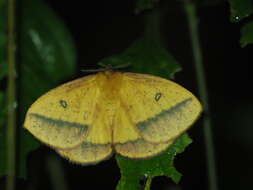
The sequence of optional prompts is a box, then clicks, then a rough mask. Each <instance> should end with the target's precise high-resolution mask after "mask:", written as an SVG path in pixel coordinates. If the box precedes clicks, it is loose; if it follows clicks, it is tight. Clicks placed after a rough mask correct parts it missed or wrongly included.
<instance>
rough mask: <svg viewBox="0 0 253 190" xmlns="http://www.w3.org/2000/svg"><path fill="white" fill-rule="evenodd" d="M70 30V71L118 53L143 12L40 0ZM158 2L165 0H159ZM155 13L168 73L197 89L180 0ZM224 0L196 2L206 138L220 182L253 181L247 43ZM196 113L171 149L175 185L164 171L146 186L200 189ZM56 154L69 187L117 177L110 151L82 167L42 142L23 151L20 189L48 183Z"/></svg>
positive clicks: (203, 182)
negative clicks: (171, 69)
mask: <svg viewBox="0 0 253 190" xmlns="http://www.w3.org/2000/svg"><path fill="white" fill-rule="evenodd" d="M46 2H47V3H48V5H49V6H50V7H51V8H53V10H54V11H55V12H56V13H57V14H58V15H59V16H60V17H61V18H62V20H63V21H64V23H65V24H66V26H67V28H68V29H69V31H70V32H71V34H72V36H73V38H74V41H75V46H76V48H77V51H78V67H77V72H76V76H75V78H76V77H79V76H82V73H81V72H80V70H81V69H85V68H96V65H95V64H96V63H97V62H98V61H99V60H101V59H102V58H104V57H107V56H110V55H113V54H117V53H120V52H122V51H123V50H124V49H125V48H127V47H129V46H130V45H131V43H132V42H133V41H134V40H136V39H137V38H138V37H140V36H141V34H142V32H143V16H144V15H145V14H147V11H145V12H143V13H141V14H138V15H135V14H134V11H133V10H134V1H117V0H110V1H72V2H70V1H60V0H47V1H46ZM163 5H164V4H163ZM167 6H168V9H167V13H166V16H165V17H164V18H163V20H162V25H161V27H162V28H161V32H162V36H163V43H164V44H165V45H166V48H167V49H168V51H169V52H170V53H171V54H172V55H173V56H174V57H175V58H176V60H177V61H178V62H179V63H180V65H181V66H182V68H183V70H182V71H181V72H179V73H177V74H176V76H175V80H176V81H177V82H178V83H179V84H181V85H183V86H184V87H186V88H187V89H189V90H190V91H192V92H193V93H194V94H196V95H198V91H197V87H196V86H197V85H196V79H195V71H194V67H193V61H192V59H193V57H192V49H191V44H190V39H189V32H188V26H187V22H186V17H185V14H184V11H183V7H182V3H181V2H180V1H173V2H170V3H168V4H167ZM229 14H230V13H229V5H228V3H226V2H220V3H217V4H216V3H214V4H212V5H205V6H204V5H202V6H200V7H199V9H198V15H199V27H200V28H199V29H200V31H199V32H200V39H201V46H202V51H203V59H204V66H205V73H206V78H207V85H208V92H209V98H210V107H211V116H212V119H213V125H212V129H213V136H214V137H213V138H214V139H213V140H214V145H215V153H216V160H217V177H218V183H219V187H220V189H249V188H250V187H251V188H252V187H253V181H252V169H253V167H252V160H253V154H252V153H253V138H252V134H253V127H252V122H251V120H252V118H251V116H252V113H253V107H252V105H253V99H252V95H253V94H252V81H253V76H252V74H251V72H252V59H253V55H252V52H253V49H252V45H248V46H246V47H245V48H241V47H240V44H239V39H240V28H241V26H242V24H243V22H242V23H231V22H230V20H229V16H230V15H229ZM202 127H203V126H202V118H201V119H200V120H199V121H198V122H197V123H196V125H194V127H193V128H192V129H191V130H190V131H189V134H190V136H191V137H192V139H193V143H192V144H191V145H190V146H189V147H188V148H187V149H186V150H185V152H183V153H182V154H179V155H177V156H176V160H175V166H176V168H177V169H178V171H180V172H181V173H182V174H183V177H182V180H181V182H180V183H179V184H178V185H176V184H174V183H173V182H172V181H171V180H170V179H168V178H166V177H157V178H155V179H154V180H153V183H152V188H151V189H159V190H163V189H164V190H165V189H175V190H177V189H178V190H179V189H183V190H184V189H185V190H186V189H187V190H188V189H195V190H196V189H201V190H202V189H207V171H206V161H205V159H206V158H205V147H204V139H203V133H202ZM49 157H50V158H53V159H56V160H59V161H60V162H59V163H58V164H60V165H61V166H62V167H63V172H64V176H65V179H66V185H67V187H68V189H75V190H78V189H114V188H115V186H116V184H117V181H118V180H119V178H120V171H119V169H118V167H117V164H116V161H115V160H114V159H113V158H112V159H110V160H108V161H105V162H102V163H100V164H99V165H95V166H86V167H81V166H79V165H75V164H71V163H69V162H68V161H66V160H64V159H62V158H60V157H59V156H58V155H57V154H56V153H54V152H53V151H51V150H50V149H49V148H47V147H45V146H43V147H41V148H39V149H38V150H36V151H34V152H31V153H30V154H29V157H28V180H27V181H23V180H19V182H18V183H19V185H20V186H19V187H20V188H21V187H24V188H22V189H30V188H31V187H33V188H35V189H36V190H37V189H38V190H42V189H53V187H52V183H51V181H50V177H49V174H48V173H49V172H48V170H47V166H46V159H48V158H49Z"/></svg>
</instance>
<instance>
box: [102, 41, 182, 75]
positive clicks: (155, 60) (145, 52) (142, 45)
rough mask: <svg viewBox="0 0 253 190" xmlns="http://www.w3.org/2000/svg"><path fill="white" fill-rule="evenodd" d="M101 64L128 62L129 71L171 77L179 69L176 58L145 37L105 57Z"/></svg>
mask: <svg viewBox="0 0 253 190" xmlns="http://www.w3.org/2000/svg"><path fill="white" fill-rule="evenodd" d="M101 62H102V63H103V64H111V65H123V64H126V63H129V64H130V67H131V71H132V72H137V73H148V74H153V75H159V76H161V77H165V78H168V77H170V78H173V77H174V74H175V73H176V72H178V71H180V70H181V67H180V66H179V65H178V64H177V62H176V60H175V59H174V58H173V57H172V55H170V54H169V53H168V51H167V50H166V49H165V48H163V47H161V46H160V44H159V43H156V42H155V41H153V40H147V39H146V38H143V39H140V40H136V41H135V42H134V43H133V45H132V46H130V47H129V48H128V49H126V50H125V51H124V52H123V53H122V54H119V55H115V56H112V57H109V58H105V59H103V60H102V61H101Z"/></svg>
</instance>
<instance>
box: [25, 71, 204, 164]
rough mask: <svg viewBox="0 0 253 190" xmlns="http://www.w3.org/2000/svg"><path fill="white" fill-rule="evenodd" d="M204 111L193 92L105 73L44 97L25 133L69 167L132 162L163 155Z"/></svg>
mask: <svg viewBox="0 0 253 190" xmlns="http://www.w3.org/2000/svg"><path fill="white" fill-rule="evenodd" d="M201 109H202V108H201V104H200V102H199V101H198V100H197V98H196V97H195V96H194V95H193V94H192V93H191V92H189V91H188V90H186V89H184V88H183V87H182V86H180V85H178V84H176V83H174V82H172V81H170V80H166V79H163V78H160V77H156V76H152V75H147V74H136V73H122V72H116V71H115V72H114V71H110V70H107V71H103V72H99V73H97V74H94V75H89V76H86V77H83V78H80V79H76V80H74V81H71V82H68V83H65V84H63V85H61V86H59V87H57V88H55V89H53V90H51V91H49V92H48V93H46V94H44V95H43V96H41V97H40V98H39V99H38V100H37V101H35V102H34V103H33V104H32V106H31V107H30V108H29V110H28V112H27V114H26V119H25V123H24V127H25V128H26V129H27V130H28V131H30V132H31V133H32V134H33V135H34V136H35V137H36V138H38V139H39V140H40V141H42V142H43V143H45V144H47V145H49V146H51V147H52V148H53V149H55V150H56V151H57V152H58V153H59V154H60V155H62V156H63V157H65V158H67V159H69V160H70V161H72V162H76V163H80V164H94V163H97V162H100V161H102V160H105V159H107V158H109V157H110V156H111V155H112V153H113V152H116V153H118V154H120V155H122V156H124V157H128V158H132V159H142V158H147V157H152V156H155V155H157V154H159V153H161V152H162V151H164V150H165V149H167V148H168V147H169V146H170V145H171V144H172V143H173V142H174V141H175V139H176V138H177V137H179V136H180V135H181V134H182V133H183V132H185V131H186V130H187V129H188V128H189V127H190V126H191V125H192V124H193V123H194V121H195V120H196V119H197V118H198V116H199V115H200V112H201Z"/></svg>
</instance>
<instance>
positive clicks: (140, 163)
mask: <svg viewBox="0 0 253 190" xmlns="http://www.w3.org/2000/svg"><path fill="white" fill-rule="evenodd" d="M191 142H192V141H191V139H190V138H189V137H188V136H187V135H182V136H181V137H180V138H178V139H177V140H176V141H175V142H174V144H173V145H172V146H171V147H169V148H168V149H167V150H166V151H165V152H163V153H162V154H160V155H158V156H156V157H153V158H149V159H145V160H130V159H127V158H124V157H122V156H116V159H117V163H118V165H119V167H120V171H121V179H120V181H119V183H118V186H117V190H128V189H131V190H135V189H136V190H137V189H140V180H141V179H148V178H149V179H150V178H151V179H152V178H154V177H156V176H167V177H170V178H171V179H172V180H173V181H174V182H175V183H178V182H179V181H180V178H181V174H180V173H179V172H178V171H177V170H176V169H175V167H174V165H173V160H174V158H175V155H176V154H177V153H180V152H183V151H184V149H185V147H187V146H188V145H189V144H190V143H191ZM148 185H149V184H148Z"/></svg>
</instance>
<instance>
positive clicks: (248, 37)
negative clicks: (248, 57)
mask: <svg viewBox="0 0 253 190" xmlns="http://www.w3.org/2000/svg"><path fill="white" fill-rule="evenodd" d="M240 43H241V46H242V47H245V46H246V45H248V44H252V43H253V22H249V23H247V24H245V25H243V27H242V28H241V39H240Z"/></svg>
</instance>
